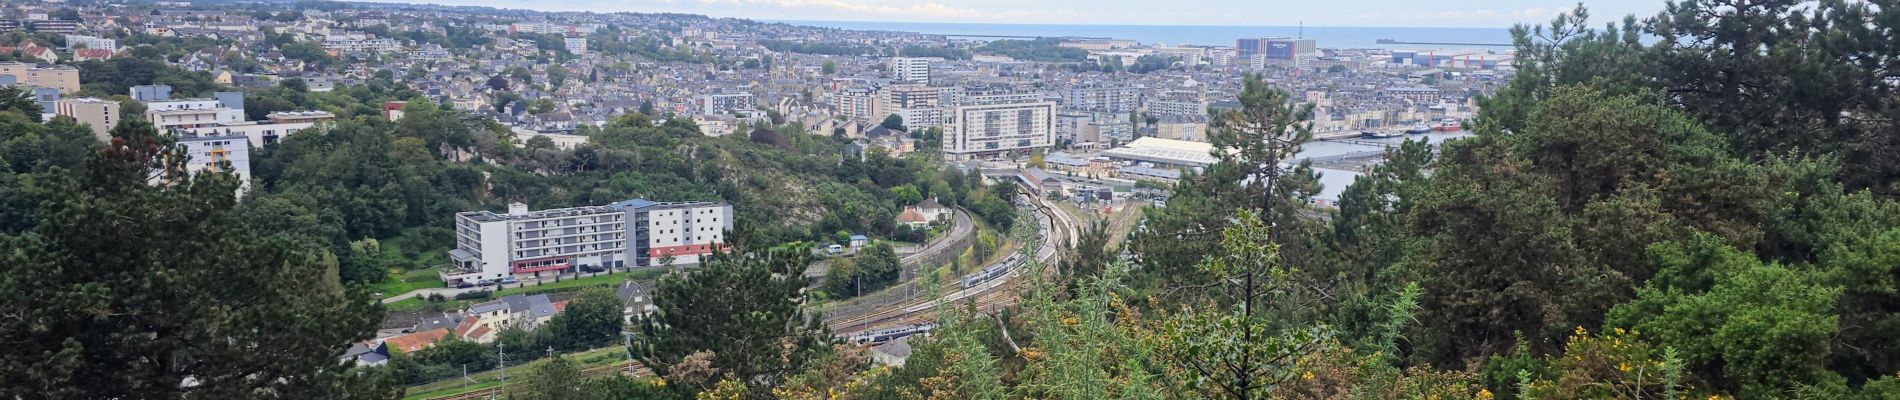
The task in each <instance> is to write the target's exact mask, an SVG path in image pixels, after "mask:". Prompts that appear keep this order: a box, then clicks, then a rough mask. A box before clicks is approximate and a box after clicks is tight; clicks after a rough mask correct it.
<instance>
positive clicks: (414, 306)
mask: <svg viewBox="0 0 1900 400" xmlns="http://www.w3.org/2000/svg"><path fill="white" fill-rule="evenodd" d="M665 273H666V271H665V270H664V269H661V268H643V269H636V270H633V271H632V272H620V273H614V274H605V275H599V276H589V277H585V278H579V279H567V280H562V281H560V282H550V283H546V284H542V285H536V286H525V287H510V288H507V289H502V290H500V291H497V292H495V294H494V295H493V296H489V299H494V298H498V297H503V296H509V295H516V294H547V293H563V292H573V291H579V290H581V289H586V288H590V287H604V288H612V287H614V286H616V285H619V284H620V282H621V281H624V280H627V279H632V280H635V281H640V282H653V281H655V280H658V279H659V277H660V275H662V274H665ZM437 283H438V285H436V286H435V287H441V285H440V283H441V281H437ZM385 293H387V292H385ZM450 297H453V296H450ZM478 301H488V299H483V300H454V299H453V298H451V299H450V300H448V301H445V302H441V303H434V304H439V305H440V306H441V307H442V308H440V309H442V310H459V309H462V308H464V307H468V305H469V304H472V303H475V302H478ZM430 304H431V303H429V302H428V301H426V300H423V299H421V298H416V297H411V298H407V299H402V300H398V301H396V302H394V303H389V304H384V305H383V310H384V311H386V312H404V311H421V310H427V309H429V307H430Z"/></svg>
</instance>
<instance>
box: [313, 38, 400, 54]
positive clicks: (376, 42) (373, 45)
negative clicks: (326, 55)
mask: <svg viewBox="0 0 1900 400" xmlns="http://www.w3.org/2000/svg"><path fill="white" fill-rule="evenodd" d="M323 48H324V49H325V50H335V51H339V52H345V53H359V52H378V53H382V52H392V51H402V42H401V41H398V40H396V39H390V38H381V39H360V40H359V39H325V40H324V41H323Z"/></svg>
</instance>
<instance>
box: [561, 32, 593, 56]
mask: <svg viewBox="0 0 1900 400" xmlns="http://www.w3.org/2000/svg"><path fill="white" fill-rule="evenodd" d="M561 40H562V44H564V45H566V46H567V52H568V53H569V54H587V37H586V36H581V35H577V34H576V35H567V37H566V38H562V39H561Z"/></svg>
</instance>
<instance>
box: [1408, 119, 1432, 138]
mask: <svg viewBox="0 0 1900 400" xmlns="http://www.w3.org/2000/svg"><path fill="white" fill-rule="evenodd" d="M1431 132H1432V127H1431V126H1427V125H1425V123H1424V122H1420V123H1416V124H1412V127H1410V128H1405V133H1410V134H1413V135H1417V134H1422V133H1431Z"/></svg>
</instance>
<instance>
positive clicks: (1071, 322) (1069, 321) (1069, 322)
mask: <svg viewBox="0 0 1900 400" xmlns="http://www.w3.org/2000/svg"><path fill="white" fill-rule="evenodd" d="M1080 323H1082V320H1079V319H1076V318H1075V317H1067V318H1063V319H1062V326H1075V325H1076V324H1080Z"/></svg>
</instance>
